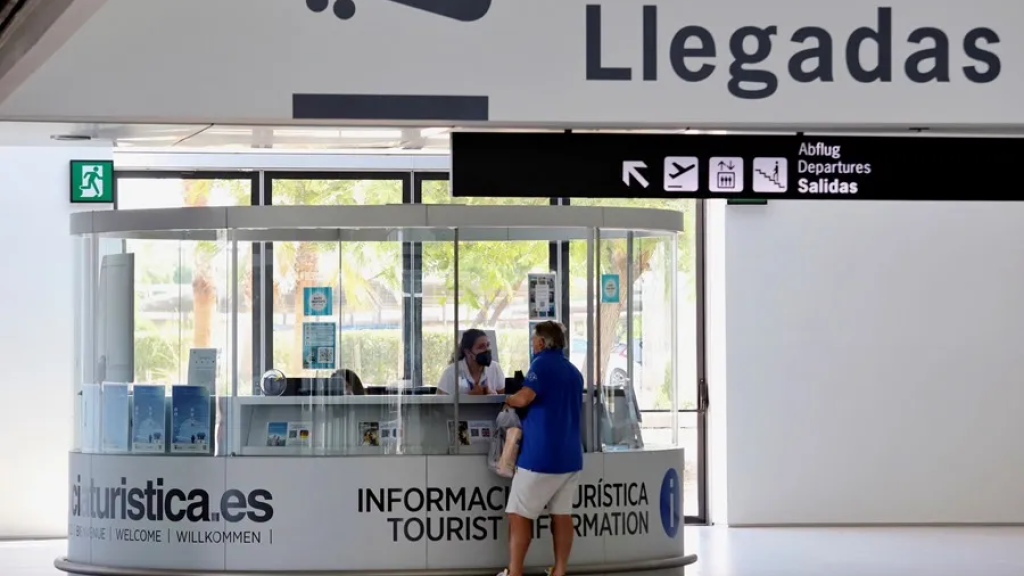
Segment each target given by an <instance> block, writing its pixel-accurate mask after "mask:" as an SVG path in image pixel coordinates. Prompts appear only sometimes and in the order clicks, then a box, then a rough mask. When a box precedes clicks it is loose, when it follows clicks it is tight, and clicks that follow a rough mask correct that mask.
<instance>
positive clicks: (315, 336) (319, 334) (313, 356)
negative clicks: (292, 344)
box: [302, 322, 338, 370]
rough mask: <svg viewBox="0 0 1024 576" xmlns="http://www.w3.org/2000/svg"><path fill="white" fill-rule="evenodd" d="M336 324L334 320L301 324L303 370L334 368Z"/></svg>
mask: <svg viewBox="0 0 1024 576" xmlns="http://www.w3.org/2000/svg"><path fill="white" fill-rule="evenodd" d="M337 334H338V325H337V324H335V323H334V322H305V323H303V324H302V367H303V369H305V370H334V352H335V342H336V340H337Z"/></svg>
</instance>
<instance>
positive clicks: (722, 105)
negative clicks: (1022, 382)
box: [0, 0, 1024, 131]
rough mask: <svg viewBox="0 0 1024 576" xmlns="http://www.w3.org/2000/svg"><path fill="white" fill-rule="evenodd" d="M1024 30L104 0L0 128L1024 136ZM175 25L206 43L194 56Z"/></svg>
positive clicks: (400, 5)
mask: <svg viewBox="0 0 1024 576" xmlns="http://www.w3.org/2000/svg"><path fill="white" fill-rule="evenodd" d="M197 13H201V14H202V18H201V20H198V21H197V20H196V18H195V15H196V14H197ZM239 14H244V15H245V22H246V25H245V27H244V30H243V29H242V28H239V27H238V26H237V23H238V15H239ZM125 22H131V26H125V25H124V23H125ZM197 26H198V28H197ZM1022 26H1024V12H1022V11H1021V10H1020V9H1019V6H1018V5H1017V4H1015V3H1012V2H1007V1H1006V0H975V1H974V2H970V3H967V2H961V1H959V0H904V1H902V2H899V3H883V4H873V3H868V4H865V3H863V2H821V1H815V0H776V1H774V2H763V1H760V0H732V1H730V2H714V1H712V0H641V1H639V2H628V1H622V0H557V1H555V0H306V2H305V5H303V4H302V3H299V2H294V3H292V2H252V1H251V0H218V1H217V2H207V1H205V0H151V1H149V2H133V1H131V0H107V1H106V3H105V4H104V7H103V8H102V9H100V10H99V11H97V12H96V13H95V15H93V16H91V17H90V18H88V19H87V20H86V21H84V22H83V23H82V25H81V28H80V29H79V30H78V31H77V32H75V34H74V36H73V37H71V38H69V39H68V40H67V41H66V42H64V43H63V44H62V47H61V48H60V49H59V51H58V52H57V53H56V54H54V55H53V56H52V57H51V58H49V59H48V60H47V61H46V62H44V63H43V64H42V65H41V67H40V69H39V70H38V72H36V73H34V74H32V75H31V76H29V77H27V79H25V80H24V82H23V83H22V84H21V86H20V87H18V88H17V89H16V90H14V91H13V92H12V93H11V95H10V96H9V97H7V98H6V99H5V100H3V101H2V102H0V119H25V118H48V117H60V118H64V119H68V120H69V121H75V122H90V121H111V120H113V119H116V120H117V121H121V122H152V121H154V120H155V119H158V120H160V121H163V122H168V123H190V124H199V123H234V124H263V125H283V124H309V123H320V124H335V125H340V126H345V125H349V124H350V123H351V122H352V121H361V122H367V123H380V122H391V123H396V124H403V123H410V122H415V123H417V124H420V123H423V124H424V125H429V126H457V127H465V126H468V125H473V126H479V125H481V124H487V125H491V126H505V127H532V128H598V127H615V128H660V129H665V128H676V129H683V128H702V127H703V128H723V129H731V128H741V127H742V128H755V127H760V126H769V127H773V128H774V127H779V128H786V129H790V128H798V129H803V130H805V131H815V130H818V129H820V128H821V127H828V128H829V129H832V128H835V127H842V126H858V127H863V126H865V125H869V126H886V127H888V126H896V127H901V128H920V127H927V128H936V127H943V126H956V127H958V128H959V127H965V126H977V127H986V128H989V127H997V126H1003V125H1007V124H1011V125H1024V56H1022V55H1024V35H1020V34H1015V33H1014V32H1013V31H1015V30H1017V29H1019V28H1021V27H1022ZM182 29H192V30H194V31H195V32H196V33H197V34H200V35H204V36H208V37H210V38H213V39H214V40H216V41H215V42H212V43H211V44H210V46H209V47H208V49H204V50H198V48H196V47H195V46H194V45H191V44H188V43H184V44H183V43H182V42H181V38H180V34H177V33H176V31H177V30H182ZM138 30H146V34H145V42H139V40H138V35H137V32H136V31H138ZM289 30H301V31H302V33H301V34H288V33H286V32H287V31H289ZM382 31H384V33H382ZM55 45H56V44H55ZM125 45H130V46H132V50H128V51H125V50H121V49H119V48H118V47H119V46H125ZM153 61H160V62H161V63H162V64H161V67H160V69H159V70H156V69H153V68H152V67H148V68H147V67H146V66H144V64H145V63H147V62H153ZM94 62H104V63H105V65H104V66H102V67H96V66H94V65H93V63H94ZM125 71H129V72H132V73H126V72H125ZM86 84H88V85H89V86H92V87H93V89H91V90H89V91H87V92H84V93H82V94H78V95H76V98H74V99H72V100H70V101H69V100H68V99H67V98H65V97H63V94H64V93H65V92H66V90H64V87H66V86H79V85H86ZM197 85H201V86H203V91H202V97H201V98H199V97H197V95H196V91H195V86H197Z"/></svg>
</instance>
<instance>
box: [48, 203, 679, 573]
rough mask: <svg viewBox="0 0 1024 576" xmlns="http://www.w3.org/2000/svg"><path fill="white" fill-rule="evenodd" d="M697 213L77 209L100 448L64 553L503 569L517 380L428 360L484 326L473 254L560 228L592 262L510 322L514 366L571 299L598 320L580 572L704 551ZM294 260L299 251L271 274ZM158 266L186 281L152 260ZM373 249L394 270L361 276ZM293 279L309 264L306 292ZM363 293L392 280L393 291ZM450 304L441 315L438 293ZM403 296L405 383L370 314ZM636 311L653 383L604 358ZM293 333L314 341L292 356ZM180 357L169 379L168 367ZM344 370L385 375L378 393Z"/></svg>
mask: <svg viewBox="0 0 1024 576" xmlns="http://www.w3.org/2000/svg"><path fill="white" fill-rule="evenodd" d="M681 229H682V218H681V216H680V214H679V213H678V212H672V211H658V210H644V209H612V208H585V207H547V206H545V207H471V206H429V205H426V206H423V205H421V206H380V207H348V206H346V207H293V206H273V207H242V208H186V209H169V210H138V211H114V212H89V213H79V214H75V215H73V216H72V217H71V232H72V235H73V236H74V239H75V249H76V254H77V262H78V267H77V270H76V274H77V279H78V282H76V288H75V296H76V305H77V308H78V314H79V316H78V317H79V318H81V322H80V324H79V330H78V332H77V333H76V346H77V362H76V364H77V378H78V380H77V385H76V396H75V405H76V423H75V429H76V444H75V446H74V449H73V450H72V451H71V453H70V456H69V458H70V477H69V498H70V502H69V504H70V506H69V518H68V532H69V533H68V536H69V539H68V553H67V557H66V558H63V559H60V560H58V562H57V566H58V568H60V569H62V570H65V571H67V572H71V573H74V574H129V573H130V574H143V575H156V574H176V575H186V574H221V573H223V574H232V573H235V574H241V573H245V574H251V573H255V572H258V573H282V574H284V573H288V574H293V573H296V572H307V571H312V572H322V573H345V572H355V571H359V572H363V571H374V572H375V573H381V574H385V573H399V572H400V573H402V574H413V573H416V572H418V571H426V570H457V569H466V570H468V571H470V572H478V571H479V572H481V573H484V572H493V571H495V570H497V569H499V568H500V567H501V566H503V565H504V563H505V561H506V554H507V551H506V526H505V521H504V514H503V509H504V505H505V499H506V495H507V491H508V487H509V481H508V480H506V479H503V478H500V477H498V476H497V475H495V474H494V473H493V472H491V471H490V470H488V468H487V466H486V457H485V456H484V453H485V452H486V449H487V443H488V438H489V435H490V432H491V430H490V424H491V422H493V420H494V417H495V415H496V414H497V413H498V410H499V409H500V407H501V406H502V402H503V396H502V395H500V394H494V395H484V396H477V395H472V396H471V395H467V394H464V393H462V392H460V387H459V386H455V385H454V383H453V386H452V387H451V388H450V389H451V390H452V391H453V392H454V393H453V394H451V395H444V394H439V393H438V392H437V389H436V386H438V385H440V383H439V382H438V381H437V378H438V375H437V374H432V373H427V372H429V371H434V370H435V369H434V368H429V370H428V369H427V367H428V365H429V366H433V364H432V363H431V362H429V361H428V360H430V358H428V356H431V355H435V354H443V355H445V356H446V355H447V354H449V353H450V351H451V350H452V349H454V347H455V342H456V340H457V338H458V336H459V334H460V333H461V331H463V330H465V329H468V328H471V327H474V325H473V322H475V319H474V318H467V317H466V310H467V307H466V305H465V301H466V300H468V299H469V298H471V297H472V296H471V293H472V288H473V286H474V285H475V284H476V283H478V282H480V278H474V277H472V276H471V275H470V274H469V273H468V272H467V270H469V269H470V268H469V267H468V266H467V265H465V258H466V255H467V254H469V253H470V252H471V251H472V250H473V249H475V248H478V247H480V246H482V245H493V244H494V243H502V244H508V243H520V242H522V243H530V242H537V241H541V242H545V243H546V242H549V241H559V242H567V243H570V244H571V245H572V246H573V251H572V252H573V254H574V255H576V258H577V259H576V260H575V263H574V264H572V265H570V264H569V263H568V262H566V263H562V264H560V265H559V266H557V267H556V269H555V270H550V269H548V268H547V265H546V262H545V265H544V267H543V269H536V270H526V271H524V282H523V283H522V287H521V289H520V290H519V292H517V295H516V298H515V299H513V301H512V303H511V305H510V306H511V308H512V309H513V310H512V313H510V314H509V315H506V316H504V317H503V318H504V321H503V323H500V324H498V325H497V326H492V327H491V328H493V329H494V332H493V333H494V334H496V336H495V337H494V339H495V340H496V342H494V346H495V348H496V353H497V355H498V360H499V362H501V363H502V365H503V369H504V371H505V373H506V374H507V375H508V376H509V377H510V381H514V374H515V372H516V371H523V372H525V371H526V370H527V368H528V362H529V358H528V356H529V351H528V350H527V349H526V346H527V345H528V344H527V343H528V342H529V334H530V330H531V328H532V323H533V322H535V321H537V320H539V319H542V317H544V316H550V317H551V318H552V319H555V320H561V321H563V322H565V323H566V324H567V325H568V326H569V329H570V330H571V331H572V332H573V338H572V340H573V342H574V344H573V347H572V348H571V349H570V350H568V351H567V353H568V354H570V357H571V359H572V360H573V362H575V363H577V364H579V365H580V366H581V368H582V369H583V370H584V372H585V374H586V382H587V393H586V394H585V396H584V397H583V398H581V399H580V400H581V402H582V403H583V407H584V411H583V414H584V422H583V430H582V434H583V439H584V444H585V450H586V455H585V469H584V471H583V480H582V482H581V485H580V488H579V491H578V493H577V495H576V501H575V505H576V508H575V520H576V532H577V536H578V537H577V540H576V544H575V547H574V551H573V569H574V572H577V573H585V572H597V571H600V572H603V573H607V572H616V571H625V570H633V569H644V568H655V567H669V566H681V565H685V564H687V563H689V562H692V561H694V560H695V558H694V557H692V556H690V557H687V556H686V555H685V552H684V546H683V530H682V518H683V513H682V484H683V482H684V481H685V472H684V465H683V462H684V460H683V451H682V449H681V448H680V447H679V446H678V424H677V422H676V419H675V418H676V416H675V415H676V407H677V402H676V398H675V390H676V379H677V377H678V374H677V367H676V365H675V354H673V353H672V351H673V350H675V349H676V334H677V326H676V290H677V286H676V277H677V273H676V269H677V268H676V251H677V245H676V234H677V233H678V232H680V231H681ZM641 246H642V247H643V253H644V254H645V257H644V262H643V263H642V265H641V263H640V262H638V261H636V258H635V254H637V253H639V252H640V247H641ZM271 252H272V253H273V254H274V256H275V258H274V259H275V261H276V264H275V265H274V266H273V268H268V267H266V266H265V264H266V262H268V261H269V258H267V257H266V255H267V254H268V253H271ZM410 252H413V253H418V254H420V255H421V256H420V258H419V260H420V262H415V261H414V260H413V259H410V258H409V257H408V255H409V253H410ZM296 254H301V255H302V258H299V257H297V256H295V255H296ZM611 255H621V256H622V259H621V260H617V262H618V263H619V264H620V265H623V266H624V268H622V270H621V272H622V275H621V279H619V280H617V281H616V282H614V283H612V282H608V284H609V285H612V286H614V287H615V288H616V290H614V291H608V290H605V289H604V287H603V286H602V284H603V283H604V280H605V279H606V278H607V277H609V276H610V275H611V274H612V273H618V272H619V271H620V270H619V269H613V268H612V267H611V266H613V264H612V263H611V260H610V257H611ZM303 258H305V259H303ZM158 260H159V262H163V263H166V264H167V266H163V267H161V268H160V269H161V270H162V269H164V268H166V271H167V273H166V274H165V275H161V274H157V272H154V270H156V268H154V267H151V266H143V264H145V263H146V262H156V261H158ZM353 263H354V264H357V265H358V266H359V269H360V270H371V269H373V270H378V273H377V274H376V275H375V276H374V277H373V278H366V277H364V276H360V275H351V274H346V273H345V270H348V269H349V268H348V267H349V266H350V264H353ZM314 264H315V266H313V265H314ZM282 266H284V267H292V268H289V269H290V270H294V269H295V268H294V267H303V268H301V269H302V271H303V275H298V276H294V275H284V274H281V273H280V270H281V267H282ZM408 266H415V267H416V269H417V270H418V271H419V272H418V274H419V275H420V276H421V280H420V281H419V285H418V286H416V288H415V289H410V287H411V285H412V284H409V283H405V282H401V281H397V280H396V279H397V278H403V277H405V276H403V271H404V270H403V269H404V268H405V267H408ZM144 269H145V270H148V271H147V272H143V270H144ZM153 275H156V276H159V281H158V282H157V281H155V280H154V279H153V278H154V277H155V276H153ZM286 276H288V277H297V278H299V279H300V280H299V281H297V283H296V285H293V286H288V285H286V284H287V282H285V280H284V279H285V277H286ZM603 277H604V278H603ZM254 278H255V280H254ZM143 280H145V282H143ZM561 286H567V287H568V290H569V292H570V293H569V294H567V295H566V296H568V297H566V298H563V297H562V296H563V294H562V293H561V292H560V291H561V290H562V289H561ZM619 287H621V293H619V289H618V288H619ZM551 288H553V290H552V289H551ZM360 290H362V292H360ZM211 292H212V293H211ZM612 292H614V293H612ZM641 293H642V295H641ZM359 294H363V295H364V296H366V295H374V298H376V299H377V300H376V301H375V302H378V304H377V305H376V306H377V307H376V308H373V306H371V305H370V304H369V301H365V300H364V301H361V300H360V297H359V296H358V295H359ZM389 295H390V296H389ZM388 297H390V298H392V302H393V303H394V306H391V305H388V304H386V302H385V301H386V300H387V298H388ZM263 298H273V299H274V306H273V307H272V309H273V314H272V315H270V317H266V315H264V317H260V315H259V314H258V313H256V314H254V312H253V310H259V309H261V307H260V306H257V305H254V302H256V301H258V300H259V299H263ZM424 298H429V299H432V300H431V302H432V304H431V307H430V310H434V311H437V314H434V312H430V313H429V314H427V313H426V312H423V310H425V309H426V308H425V307H424V306H423V302H422V301H421V302H415V300H422V299H424ZM408 299H412V300H413V302H412V304H411V305H406V304H408ZM380 302H385V304H380ZM564 302H568V303H569V305H568V306H567V307H566V306H563V303H564ZM613 307H614V308H613ZM393 310H397V313H396V314H397V317H396V318H395V319H396V320H397V324H396V326H403V328H400V329H399V328H396V330H398V331H401V332H402V334H401V338H400V341H401V342H402V343H403V345H402V347H401V348H400V350H398V352H397V353H394V354H385V355H378V356H377V357H376V358H378V360H376V361H377V362H382V363H385V364H387V367H393V368H394V370H392V371H391V372H390V373H391V374H394V375H395V376H396V377H394V378H393V379H390V380H388V381H376V380H374V379H372V378H371V376H370V375H371V374H375V373H377V372H375V370H376V367H377V365H374V364H372V362H371V359H370V348H369V345H368V344H367V342H369V338H370V335H369V333H370V331H369V330H361V329H360V327H361V326H364V325H365V323H366V322H368V320H366V318H365V316H366V315H367V314H368V313H370V315H371V316H373V315H376V317H375V319H373V321H374V322H376V323H377V324H387V323H388V322H390V321H391V320H389V318H390V316H389V315H390V314H391V313H392V312H393ZM411 310H412V311H417V310H418V311H419V312H410V311H411ZM610 310H614V311H615V312H614V313H603V312H607V311H610ZM404 314H414V318H415V322H408V321H403V320H404V319H403V318H402V317H401V316H402V315H404ZM610 321H615V322H621V323H622V327H623V330H622V331H621V332H622V333H623V334H624V335H625V339H626V340H625V343H626V345H627V347H629V348H632V345H633V341H634V340H639V339H640V338H643V339H644V348H645V352H644V367H643V374H642V375H641V374H640V373H639V370H640V368H636V367H634V366H633V364H632V363H630V364H627V366H626V373H627V376H626V378H625V379H621V378H620V379H609V378H606V377H605V375H604V373H605V371H606V368H607V366H606V358H605V356H606V354H605V353H604V352H602V351H607V350H609V349H610V348H611V346H610V344H611V343H608V342H605V343H602V341H601V340H602V334H608V333H614V332H615V330H603V329H602V325H601V324H602V322H610ZM361 322H363V324H360V323H361ZM254 324H258V325H260V326H263V327H265V329H263V330H253V329H252V327H253V325H254ZM604 328H608V326H607V325H605V326H604ZM159 329H166V330H170V331H171V332H173V333H174V334H176V335H177V336H175V338H174V339H173V341H172V342H171V343H170V345H168V344H167V343H166V342H163V341H161V340H160V339H159V338H154V337H153V336H152V334H153V333H154V332H153V331H154V330H159ZM414 331H416V332H419V333H420V335H419V336H415V335H413V334H411V332H414ZM406 332H410V333H406ZM428 333H429V334H437V333H440V334H441V336H440V338H441V339H442V341H443V342H444V346H443V348H442V349H441V350H434V351H430V350H426V347H425V346H421V345H420V344H419V343H422V342H426V341H428V340H429V339H428V338H426V337H425V335H427V334H428ZM253 334H265V335H267V336H268V337H269V340H270V341H272V342H273V345H274V347H273V348H272V350H273V352H271V353H270V355H267V354H266V351H267V350H270V349H271V348H268V346H267V342H266V340H267V338H266V337H257V338H253V337H252V336H251V335H253ZM200 337H201V338H202V341H199V338H200ZM579 342H582V345H580V344H579ZM520 348H522V349H520ZM289 350H290V351H293V352H294V353H295V354H296V355H295V356H291V357H286V356H285V353H286V352H288V351H289ZM165 357H166V358H169V359H170V362H169V363H165V364H164V369H163V370H164V371H163V372H162V373H161V372H159V371H157V369H156V368H154V367H155V366H158V365H161V364H160V363H159V362H157V361H156V360H154V359H163V358H165ZM388 363H390V364H388ZM445 363H446V361H442V362H441V363H440V364H439V365H440V366H441V367H443V366H444V365H445ZM254 366H255V367H258V369H257V368H253V367H254ZM339 369H349V370H352V372H354V373H356V374H357V375H358V374H360V373H361V374H362V375H363V377H362V378H360V380H361V381H360V382H359V385H358V386H356V385H354V384H353V382H354V380H352V379H351V377H350V376H346V375H345V374H344V373H342V374H339V373H337V372H335V371H336V370H339ZM382 378H383V377H382ZM442 387H443V386H442ZM502 387H504V383H502ZM496 388H497V386H496ZM647 389H656V391H659V392H661V391H663V392H664V393H665V395H664V403H665V408H666V410H664V411H663V413H662V414H661V416H663V418H662V419H661V420H657V419H654V418H647V419H644V420H643V422H641V418H640V411H639V409H638V407H637V405H636V397H637V395H638V394H643V393H646V392H644V390H647ZM537 536H538V538H539V540H538V541H537V542H536V543H535V545H534V546H533V548H532V549H531V553H530V558H529V564H530V565H532V566H545V565H547V564H548V563H550V562H551V552H550V537H549V531H548V521H547V519H546V518H541V519H540V520H539V521H538V523H537Z"/></svg>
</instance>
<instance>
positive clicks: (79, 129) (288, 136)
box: [0, 122, 724, 152]
mask: <svg viewBox="0 0 1024 576" xmlns="http://www.w3.org/2000/svg"><path fill="white" fill-rule="evenodd" d="M504 131H511V130H504ZM530 131H532V132H536V131H539V130H530ZM548 131H550V132H561V130H548ZM451 132H452V128H450V127H436V128H422V127H415V128H395V127H379V128H373V127H366V126H360V127H337V126H333V127H320V126H276V127H275V126H233V125H221V124H214V125H185V124H69V123H47V122H0V146H55V145H61V144H69V145H82V144H83V143H89V142H92V143H96V144H97V145H104V146H109V145H111V144H113V145H114V146H115V147H117V148H131V149H166V148H173V149H176V150H192V149H204V150H208V149H213V150H222V151H242V150H245V151H251V150H253V149H257V150H258V149H273V150H278V151H288V150H306V151H315V150H332V151H335V150H337V151H356V152H358V151H377V152H381V151H395V150H405V151H424V152H447V151H448V150H449V142H450V137H451ZM632 132H644V133H688V132H694V131H692V130H691V131H688V130H635V131H632ZM713 132H714V131H712V133H713ZM722 133H724V132H722Z"/></svg>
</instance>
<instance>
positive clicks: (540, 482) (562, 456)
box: [499, 322, 583, 576]
mask: <svg viewBox="0 0 1024 576" xmlns="http://www.w3.org/2000/svg"><path fill="white" fill-rule="evenodd" d="M531 344H532V346H533V351H534V354H535V356H534V360H533V363H532V364H531V365H530V371H529V373H528V374H527V375H526V382H524V383H523V388H522V390H520V391H519V392H517V393H516V394H514V395H512V396H509V397H508V399H507V401H506V402H507V403H508V405H509V406H511V407H512V408H525V407H527V406H529V411H528V412H527V414H526V417H525V418H524V419H523V442H522V449H521V451H520V453H519V461H518V463H517V467H516V474H515V476H513V478H512V490H511V492H510V493H509V497H508V506H507V507H506V509H505V512H506V513H507V514H508V522H509V564H508V568H507V569H506V570H504V571H502V573H501V574H502V575H506V576H523V562H524V561H525V560H526V552H527V551H528V550H529V548H530V540H531V538H532V535H533V521H534V520H536V519H537V517H538V516H540V515H541V514H542V513H543V512H544V507H545V506H546V507H547V508H548V513H549V514H550V515H551V530H552V533H553V537H554V538H553V540H554V548H555V565H554V567H552V569H551V570H550V572H549V574H550V576H565V571H566V566H567V565H568V563H569V553H570V552H571V551H572V539H573V525H572V503H573V498H574V497H575V495H576V486H577V484H578V483H579V474H580V470H582V469H583V442H582V439H581V438H580V404H581V399H582V398H583V375H582V374H580V371H579V370H578V369H577V368H576V367H575V366H573V365H572V363H571V362H569V359H568V358H566V357H565V347H566V338H565V329H564V328H563V327H562V325H561V324H558V323H557V322H541V323H540V324H537V326H536V328H534V332H533V339H532V341H531ZM499 576H500V575H499Z"/></svg>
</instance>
